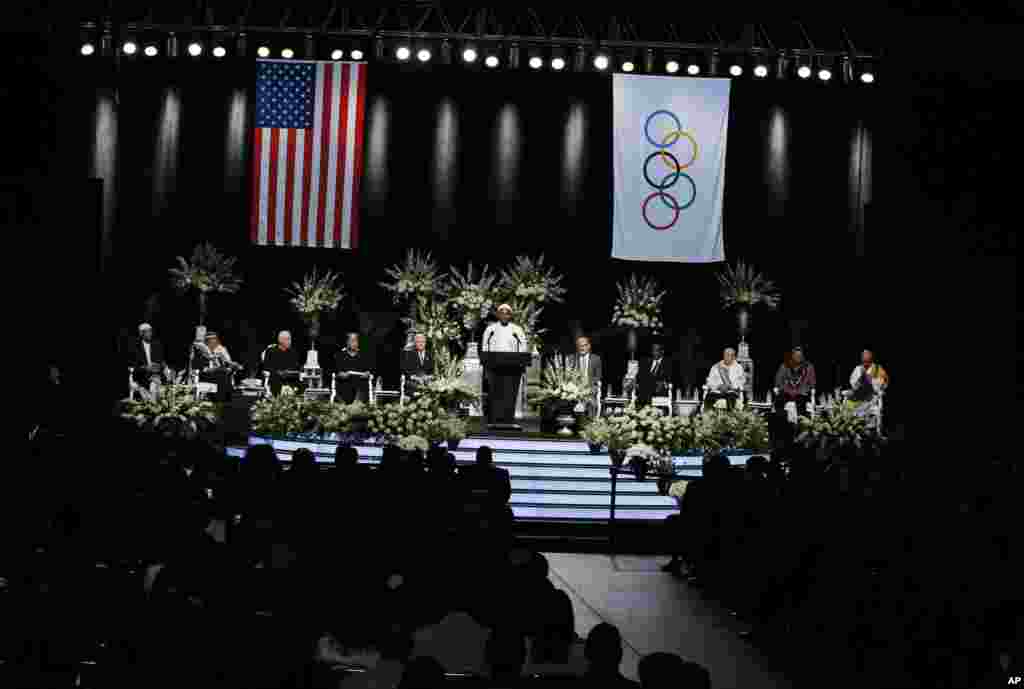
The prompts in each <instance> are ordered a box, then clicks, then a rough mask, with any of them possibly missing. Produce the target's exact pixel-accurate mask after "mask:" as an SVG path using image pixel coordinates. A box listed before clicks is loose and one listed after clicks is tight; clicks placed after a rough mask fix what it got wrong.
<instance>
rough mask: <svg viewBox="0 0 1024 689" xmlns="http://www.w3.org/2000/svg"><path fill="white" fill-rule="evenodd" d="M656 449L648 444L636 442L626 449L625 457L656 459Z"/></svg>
mask: <svg viewBox="0 0 1024 689" xmlns="http://www.w3.org/2000/svg"><path fill="white" fill-rule="evenodd" d="M658 456H659V455H658V451H657V450H655V449H654V448H653V447H651V446H650V445H646V444H644V443H637V444H636V445H630V446H629V447H628V448H627V449H626V459H646V460H651V459H657V458H658Z"/></svg>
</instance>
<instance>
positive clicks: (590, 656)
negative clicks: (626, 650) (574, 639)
mask: <svg viewBox="0 0 1024 689" xmlns="http://www.w3.org/2000/svg"><path fill="white" fill-rule="evenodd" d="M583 653H584V655H585V656H586V658H587V662H588V663H590V667H591V669H593V670H598V671H602V672H616V671H618V669H619V665H621V664H622V635H621V634H619V630H618V628H617V627H615V626H613V625H610V624H608V623H607V622H602V623H601V624H599V625H597V626H596V627H594V628H593V629H591V630H590V634H588V635H587V643H586V645H585V646H584V649H583Z"/></svg>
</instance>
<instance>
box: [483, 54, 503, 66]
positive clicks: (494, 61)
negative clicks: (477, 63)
mask: <svg viewBox="0 0 1024 689" xmlns="http://www.w3.org/2000/svg"><path fill="white" fill-rule="evenodd" d="M484 64H485V65H487V66H488V67H490V68H491V69H494V68H495V67H497V66H498V65H499V64H501V60H499V59H498V56H497V55H488V56H487V57H486V58H484Z"/></svg>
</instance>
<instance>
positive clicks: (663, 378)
mask: <svg viewBox="0 0 1024 689" xmlns="http://www.w3.org/2000/svg"><path fill="white" fill-rule="evenodd" d="M652 361H653V360H652V359H651V358H650V357H647V358H645V359H641V360H640V361H639V369H638V370H637V374H636V388H637V389H636V398H637V402H638V403H640V404H650V402H651V398H652V397H654V395H656V394H658V392H659V390H658V387H659V386H658V384H659V383H664V384H668V383H671V382H672V362H671V361H670V360H669V358H668V357H663V358H662V359H661V363H660V364H659V365H658V370H656V371H655V372H654V373H653V374H652V373H651V363H652Z"/></svg>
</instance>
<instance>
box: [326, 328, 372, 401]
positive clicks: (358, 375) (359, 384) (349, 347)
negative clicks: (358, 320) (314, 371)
mask: <svg viewBox="0 0 1024 689" xmlns="http://www.w3.org/2000/svg"><path fill="white" fill-rule="evenodd" d="M334 372H335V374H337V377H336V378H335V385H336V386H337V400H338V401H341V402H344V403H345V404H352V402H354V401H355V400H360V401H362V402H367V401H369V399H370V383H369V377H370V362H369V360H368V358H367V356H366V355H365V354H364V353H363V352H361V351H359V333H349V334H348V338H347V344H346V346H345V349H343V350H341V351H340V352H338V353H337V354H336V355H335V357H334Z"/></svg>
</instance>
